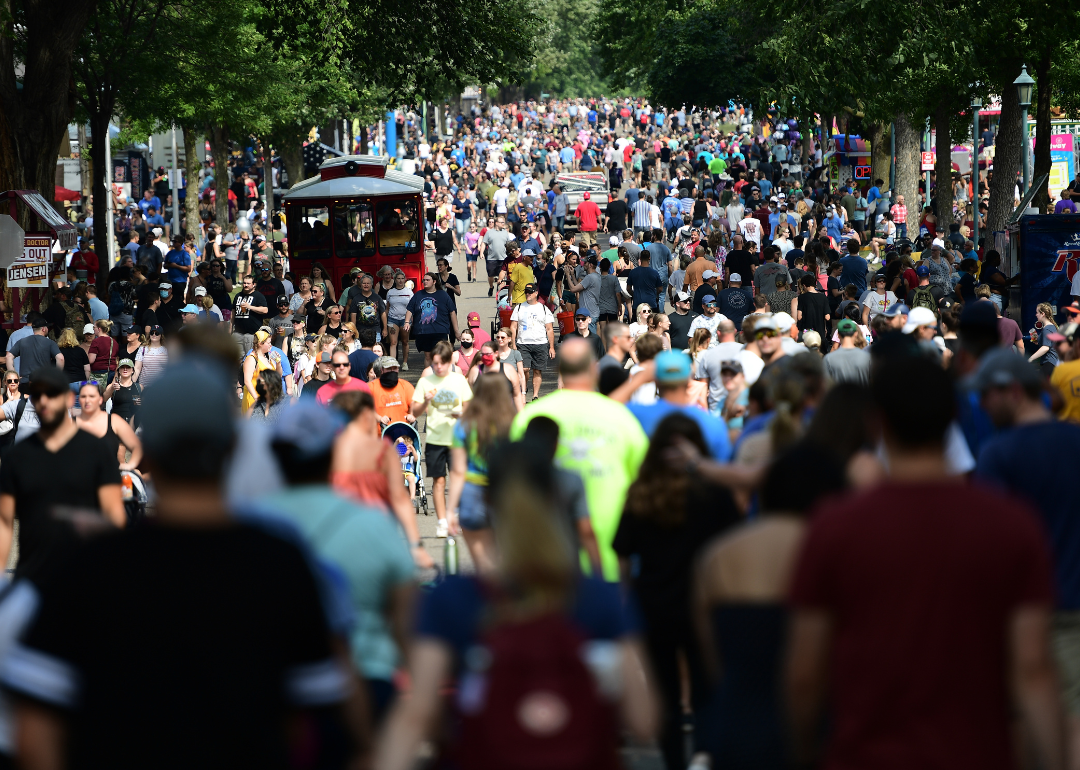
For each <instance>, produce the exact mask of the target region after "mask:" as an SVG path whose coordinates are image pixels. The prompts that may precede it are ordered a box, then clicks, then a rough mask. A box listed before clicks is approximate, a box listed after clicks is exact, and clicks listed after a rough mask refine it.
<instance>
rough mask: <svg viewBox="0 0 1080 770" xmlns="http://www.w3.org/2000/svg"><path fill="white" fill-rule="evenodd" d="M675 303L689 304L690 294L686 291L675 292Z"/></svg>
mask: <svg viewBox="0 0 1080 770" xmlns="http://www.w3.org/2000/svg"><path fill="white" fill-rule="evenodd" d="M675 301H676V302H689V301H690V292H688V291H679V292H675Z"/></svg>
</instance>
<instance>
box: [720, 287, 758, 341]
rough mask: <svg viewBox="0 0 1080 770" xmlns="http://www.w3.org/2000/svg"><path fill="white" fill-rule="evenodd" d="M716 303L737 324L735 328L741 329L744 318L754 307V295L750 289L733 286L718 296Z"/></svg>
mask: <svg viewBox="0 0 1080 770" xmlns="http://www.w3.org/2000/svg"><path fill="white" fill-rule="evenodd" d="M716 305H717V307H718V308H719V310H720V312H721V313H723V314H724V315H725V316H727V317H728V319H729V320H730V321H731V322H732V323H733V324H735V328H736V329H739V330H740V331H741V330H742V322H743V319H744V318H746V316H747V314H748V313H749V312H750V311H751V310H753V308H754V295H753V293H752V292H751V291H750V289H745V288H739V287H734V286H733V287H731V288H730V289H724V290H723V291H721V292H720V293H719V294H718V295H717V296H716Z"/></svg>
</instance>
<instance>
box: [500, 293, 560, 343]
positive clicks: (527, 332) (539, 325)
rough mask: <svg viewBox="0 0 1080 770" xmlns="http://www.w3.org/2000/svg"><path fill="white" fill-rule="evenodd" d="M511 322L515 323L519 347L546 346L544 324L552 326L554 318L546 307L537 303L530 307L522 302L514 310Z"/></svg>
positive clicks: (546, 338) (546, 339)
mask: <svg viewBox="0 0 1080 770" xmlns="http://www.w3.org/2000/svg"><path fill="white" fill-rule="evenodd" d="M510 320H511V321H517V324H518V328H517V343H518V344H519V345H546V344H547V342H548V337H547V329H546V328H545V327H546V324H554V323H555V316H554V315H552V314H551V311H550V310H548V309H547V306H546V305H544V304H542V303H540V302H537V303H536V304H534V305H530V304H529V303H528V302H522V303H521V304H520V305H518V306H517V307H515V308H514V312H513V313H511V315H510Z"/></svg>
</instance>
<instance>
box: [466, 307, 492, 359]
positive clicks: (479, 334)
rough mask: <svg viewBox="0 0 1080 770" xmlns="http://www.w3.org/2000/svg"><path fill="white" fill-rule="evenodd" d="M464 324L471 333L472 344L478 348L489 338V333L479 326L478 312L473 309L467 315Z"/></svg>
mask: <svg viewBox="0 0 1080 770" xmlns="http://www.w3.org/2000/svg"><path fill="white" fill-rule="evenodd" d="M466 324H467V325H468V327H469V329H471V330H472V333H473V346H474V347H475V348H476V349H477V350H479V349H480V346H481V345H483V344H484V343H485V342H487V341H489V340H490V339H491V335H490V334H488V333H487V332H486V331H484V330H483V329H482V328H480V314H479V313H477V312H476V311H475V310H474V311H473V312H471V313H469V315H468V316H467V320H466Z"/></svg>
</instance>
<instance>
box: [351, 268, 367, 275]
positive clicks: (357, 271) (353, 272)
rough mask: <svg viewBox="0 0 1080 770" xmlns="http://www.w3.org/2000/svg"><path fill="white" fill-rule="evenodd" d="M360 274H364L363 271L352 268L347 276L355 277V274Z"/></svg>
mask: <svg viewBox="0 0 1080 770" xmlns="http://www.w3.org/2000/svg"><path fill="white" fill-rule="evenodd" d="M362 272H364V271H363V270H361V269H360V268H358V267H354V268H353V269H352V270H350V271H349V275H356V274H358V273H362Z"/></svg>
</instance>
